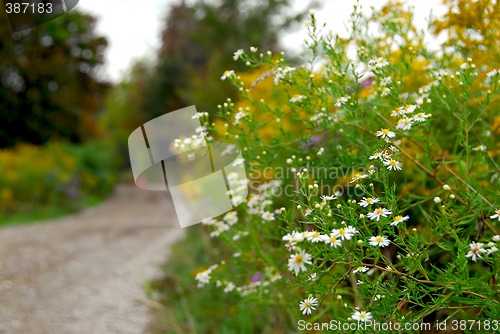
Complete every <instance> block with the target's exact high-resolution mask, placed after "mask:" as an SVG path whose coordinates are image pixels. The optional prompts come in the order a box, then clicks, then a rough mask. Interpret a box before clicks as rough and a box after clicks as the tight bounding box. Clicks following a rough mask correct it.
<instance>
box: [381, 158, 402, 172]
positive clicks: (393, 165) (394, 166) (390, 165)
mask: <svg viewBox="0 0 500 334" xmlns="http://www.w3.org/2000/svg"><path fill="white" fill-rule="evenodd" d="M384 166H387V169H388V170H402V169H403V164H402V163H401V162H399V161H397V160H394V159H391V160H386V161H384Z"/></svg>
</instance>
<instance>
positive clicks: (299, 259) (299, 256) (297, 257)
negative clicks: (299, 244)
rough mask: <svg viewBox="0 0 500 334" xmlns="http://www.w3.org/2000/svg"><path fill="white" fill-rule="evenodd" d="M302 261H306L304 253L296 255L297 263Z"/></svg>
mask: <svg viewBox="0 0 500 334" xmlns="http://www.w3.org/2000/svg"><path fill="white" fill-rule="evenodd" d="M302 262H304V257H303V256H302V255H300V254H299V255H297V256H296V257H295V263H297V264H301V263H302Z"/></svg>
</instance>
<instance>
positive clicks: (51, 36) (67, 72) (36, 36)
mask: <svg viewBox="0 0 500 334" xmlns="http://www.w3.org/2000/svg"><path fill="white" fill-rule="evenodd" d="M106 46H107V41H106V39H105V38H104V37H102V36H99V35H97V34H96V32H95V18H93V17H92V16H90V15H86V14H82V13H79V12H76V11H72V12H70V13H68V14H66V15H63V16H61V17H60V18H58V19H56V20H53V21H51V22H48V23H46V24H44V25H41V26H38V27H36V28H35V29H31V30H29V31H24V32H22V33H17V34H14V35H13V34H12V32H11V29H10V27H9V22H8V18H7V16H6V15H5V13H3V14H1V15H0V59H1V60H0V83H1V89H0V124H1V127H0V147H11V146H14V145H15V144H17V143H20V142H29V143H33V144H36V145H40V144H44V143H45V142H47V141H48V140H49V139H64V140H68V141H71V142H75V143H80V142H82V141H84V140H85V139H89V138H91V137H93V136H95V134H96V129H97V128H96V124H97V123H96V116H97V112H98V111H100V110H101V108H102V105H103V102H104V97H105V93H106V92H107V90H108V88H110V85H109V84H108V83H106V82H103V81H101V80H99V79H98V71H99V68H100V65H102V64H103V62H104V56H103V55H104V51H105V48H106Z"/></svg>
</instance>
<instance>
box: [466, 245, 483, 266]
mask: <svg viewBox="0 0 500 334" xmlns="http://www.w3.org/2000/svg"><path fill="white" fill-rule="evenodd" d="M469 247H470V250H469V252H468V253H467V255H465V256H466V257H470V258H471V260H472V261H474V262H476V261H477V259H478V258H479V259H482V258H483V257H482V256H481V254H484V253H486V252H487V251H486V249H484V248H483V244H482V243H475V242H473V243H471V244H470V246H469Z"/></svg>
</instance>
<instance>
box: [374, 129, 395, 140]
mask: <svg viewBox="0 0 500 334" xmlns="http://www.w3.org/2000/svg"><path fill="white" fill-rule="evenodd" d="M375 134H376V135H377V137H380V138H394V137H396V134H395V133H394V132H392V131H391V130H389V129H381V130H379V131H377V132H376V133H375Z"/></svg>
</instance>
